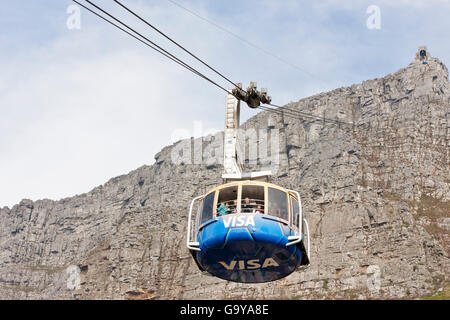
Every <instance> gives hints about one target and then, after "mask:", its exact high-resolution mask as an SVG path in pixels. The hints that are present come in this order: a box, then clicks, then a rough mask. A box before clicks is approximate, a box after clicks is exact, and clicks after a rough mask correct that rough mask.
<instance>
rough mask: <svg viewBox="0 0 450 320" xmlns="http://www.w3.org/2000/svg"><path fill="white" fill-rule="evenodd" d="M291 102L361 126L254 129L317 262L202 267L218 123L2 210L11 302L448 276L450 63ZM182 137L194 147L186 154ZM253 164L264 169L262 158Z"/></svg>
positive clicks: (293, 292) (436, 280)
mask: <svg viewBox="0 0 450 320" xmlns="http://www.w3.org/2000/svg"><path fill="white" fill-rule="evenodd" d="M288 107H289V108H292V109H297V110H301V111H305V112H308V113H313V114H316V115H319V116H322V115H324V114H325V115H326V117H328V118H335V119H340V120H343V121H346V122H353V123H354V124H355V125H354V126H345V125H342V126H339V125H337V124H330V123H321V122H314V123H311V122H307V121H301V120H297V119H293V118H291V117H285V116H283V115H279V114H275V113H268V112H261V113H259V114H258V115H256V116H255V117H253V118H251V119H250V120H248V121H247V122H246V123H245V124H244V125H243V127H244V128H245V129H255V131H256V132H258V133H259V135H258V144H259V145H263V144H267V145H268V144H269V142H268V141H266V140H265V135H264V134H262V133H264V132H266V133H267V132H277V136H276V137H277V138H278V141H279V148H278V149H277V154H276V156H277V158H278V159H279V161H278V166H277V168H276V170H274V171H275V174H274V176H273V179H272V182H274V183H276V184H279V185H281V186H284V187H286V188H290V189H295V190H298V191H299V192H300V194H301V195H302V199H303V211H304V214H305V216H306V217H307V219H308V221H309V225H310V229H311V236H312V239H311V251H312V252H311V265H310V266H309V267H308V268H306V269H300V270H298V271H296V272H294V273H293V274H291V275H290V276H288V277H286V278H284V279H282V280H279V281H275V282H271V283H265V284H239V283H233V282H227V281H224V280H221V279H218V278H214V277H209V276H205V275H202V274H200V272H199V271H198V269H197V267H196V265H195V262H194V261H193V260H192V258H191V256H190V254H189V252H188V250H187V249H186V247H185V242H186V239H185V233H186V228H187V226H186V225H187V221H186V220H187V213H188V207H189V204H190V201H191V199H192V198H193V197H194V196H197V195H200V194H202V193H204V192H206V191H207V190H208V189H209V188H212V187H214V186H216V185H218V184H220V183H222V181H221V174H222V167H221V165H220V163H217V162H214V161H210V160H211V159H210V158H211V157H217V155H219V156H220V152H221V148H220V147H221V144H220V142H221V139H222V133H218V134H217V135H215V136H208V137H204V138H199V139H196V140H192V141H189V140H188V141H181V142H178V143H176V144H174V145H172V146H169V147H166V148H164V149H163V150H162V151H161V152H160V153H159V154H157V155H156V157H155V158H156V162H155V164H154V165H152V166H143V167H141V168H138V169H137V170H134V171H132V172H130V173H129V174H127V175H123V176H119V177H116V178H113V179H111V180H110V181H108V182H107V183H105V184H104V185H102V186H99V187H97V188H95V189H93V190H92V191H90V192H88V193H85V194H82V195H78V196H75V197H71V198H66V199H62V200H60V201H52V200H39V201H35V202H33V201H30V200H23V201H21V202H20V203H19V204H18V205H15V206H14V207H13V208H12V209H9V208H6V207H5V208H3V209H0V219H1V225H0V298H3V299H5V298H8V299H73V298H76V299H99V298H100V299H110V298H114V299H127V298H129V299H224V298H235V299H240V298H244V299H245V298H255V299H298V298H300V299H311V298H326V299H333V298H351V299H353V298H382V299H385V298H403V297H409V298H414V297H422V296H424V295H429V294H431V293H433V292H435V290H437V289H438V288H441V287H443V286H445V285H447V284H448V278H449V273H448V270H450V268H449V267H450V263H449V254H450V246H449V244H450V239H449V230H450V207H449V200H450V188H449V183H450V175H449V157H448V155H449V119H448V117H449V110H450V84H449V81H448V70H447V68H446V67H445V65H444V64H442V63H441V62H440V61H439V60H438V59H435V58H431V57H429V58H428V59H427V63H426V64H423V63H422V62H421V61H420V60H419V59H418V58H417V57H416V59H414V61H413V62H412V63H411V64H410V65H409V66H408V67H406V68H404V69H401V70H399V71H397V72H395V73H392V74H389V75H387V76H385V77H383V78H380V79H374V80H368V81H364V82H363V83H361V84H357V85H352V86H350V87H344V88H339V89H336V90H333V91H331V92H326V93H321V94H318V95H315V96H312V97H309V98H306V99H302V100H300V101H298V102H295V103H290V104H289V105H288ZM273 141H275V140H273ZM270 143H273V142H270ZM183 145H184V146H185V147H186V146H187V147H188V149H186V148H185V149H184V150H189V149H190V151H191V153H190V154H188V156H187V157H186V153H184V156H183V157H182V159H184V160H183V161H178V160H179V157H178V158H177V156H179V149H180V146H183ZM248 147H249V146H248ZM199 152H200V153H199ZM191 154H192V155H191ZM174 155H175V157H174ZM273 155H274V154H273V153H272V154H271V156H273ZM219 158H220V157H219ZM174 159H175V160H174ZM177 159H178V160H177ZM195 159H197V160H198V159H200V160H203V161H195ZM257 160H259V161H257ZM255 161H257V162H256V163H255ZM248 166H249V167H252V168H262V167H264V159H263V157H262V156H261V155H259V156H258V157H257V159H253V160H252V159H250V161H249V162H248Z"/></svg>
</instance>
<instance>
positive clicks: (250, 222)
mask: <svg viewBox="0 0 450 320" xmlns="http://www.w3.org/2000/svg"><path fill="white" fill-rule="evenodd" d="M196 203H197V208H198V209H197V214H196V215H195V216H193V208H194V206H195V205H196ZM220 207H222V208H225V209H224V210H221V209H219V208H220ZM192 224H194V225H195V227H194V228H193V230H194V232H193V234H192V238H191V235H188V239H187V246H188V248H189V249H190V250H191V253H192V256H193V258H194V260H195V261H196V263H197V266H198V267H199V269H200V270H201V271H203V272H207V273H209V274H211V275H213V276H216V277H219V278H222V279H225V280H230V281H235V282H244V283H256V282H268V281H274V280H278V279H281V278H283V277H285V276H287V275H289V274H290V273H292V272H293V271H294V270H296V269H297V268H298V267H299V266H301V265H308V264H309V255H310V254H309V253H310V243H309V228H308V223H307V222H306V220H305V219H304V218H303V216H302V209H301V199H300V196H299V194H298V192H297V191H294V190H287V189H284V188H282V187H280V186H277V185H275V184H271V183H268V182H261V181H252V180H245V181H237V182H230V183H227V184H224V185H221V186H218V187H216V188H214V189H212V190H210V191H208V192H207V193H206V194H205V195H204V196H201V197H197V198H195V199H194V200H193V201H192V203H191V206H190V211H189V218H188V230H190V229H191V225H192ZM300 231H302V232H300ZM305 234H306V235H307V236H306V238H307V246H306V247H305V236H304V235H305Z"/></svg>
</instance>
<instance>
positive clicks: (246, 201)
mask: <svg viewBox="0 0 450 320" xmlns="http://www.w3.org/2000/svg"><path fill="white" fill-rule="evenodd" d="M241 198H242V199H243V200H242V203H241V212H243V213H264V186H261V185H243V186H242V196H241Z"/></svg>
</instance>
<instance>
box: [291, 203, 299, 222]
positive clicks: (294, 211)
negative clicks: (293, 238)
mask: <svg viewBox="0 0 450 320" xmlns="http://www.w3.org/2000/svg"><path fill="white" fill-rule="evenodd" d="M291 208H292V214H293V215H294V216H293V221H294V226H295V227H297V228H298V212H299V210H298V209H299V208H298V201H297V200H295V199H294V198H293V197H291Z"/></svg>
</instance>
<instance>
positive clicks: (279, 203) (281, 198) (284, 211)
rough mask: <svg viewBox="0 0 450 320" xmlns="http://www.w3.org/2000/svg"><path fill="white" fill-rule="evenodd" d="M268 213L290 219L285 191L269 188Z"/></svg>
mask: <svg viewBox="0 0 450 320" xmlns="http://www.w3.org/2000/svg"><path fill="white" fill-rule="evenodd" d="M267 213H268V214H270V215H271V216H275V217H278V218H281V219H283V220H286V221H289V210H288V202H287V197H286V193H285V192H284V191H281V190H278V189H274V188H269V210H268V212H267Z"/></svg>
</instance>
